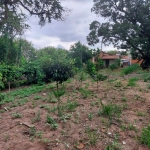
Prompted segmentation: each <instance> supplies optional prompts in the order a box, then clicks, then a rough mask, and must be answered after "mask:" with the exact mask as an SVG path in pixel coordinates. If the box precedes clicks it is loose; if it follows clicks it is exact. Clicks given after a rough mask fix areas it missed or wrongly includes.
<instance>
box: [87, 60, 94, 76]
mask: <svg viewBox="0 0 150 150" xmlns="http://www.w3.org/2000/svg"><path fill="white" fill-rule="evenodd" d="M86 71H87V72H88V74H89V75H93V74H95V72H96V65H95V64H94V63H93V62H91V61H88V62H87V65H86Z"/></svg>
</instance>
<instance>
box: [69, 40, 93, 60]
mask: <svg viewBox="0 0 150 150" xmlns="http://www.w3.org/2000/svg"><path fill="white" fill-rule="evenodd" d="M70 56H71V57H72V58H75V59H76V58H78V59H80V60H81V61H82V62H83V63H86V62H87V61H88V60H89V59H90V58H91V57H92V50H90V49H89V48H88V47H87V46H85V45H84V44H81V42H77V43H75V44H74V45H72V46H71V47H70Z"/></svg>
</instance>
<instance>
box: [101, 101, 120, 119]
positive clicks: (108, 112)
mask: <svg viewBox="0 0 150 150" xmlns="http://www.w3.org/2000/svg"><path fill="white" fill-rule="evenodd" d="M101 106H102V109H100V110H99V111H98V115H100V116H101V115H103V116H107V117H108V118H112V117H119V116H120V114H121V112H122V108H121V107H120V106H119V105H116V104H112V103H109V104H106V105H104V104H103V103H102V102H101Z"/></svg>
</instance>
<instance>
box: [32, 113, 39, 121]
mask: <svg viewBox="0 0 150 150" xmlns="http://www.w3.org/2000/svg"><path fill="white" fill-rule="evenodd" d="M40 120H41V112H40V111H38V113H37V114H35V118H33V119H32V123H35V122H39V121H40Z"/></svg>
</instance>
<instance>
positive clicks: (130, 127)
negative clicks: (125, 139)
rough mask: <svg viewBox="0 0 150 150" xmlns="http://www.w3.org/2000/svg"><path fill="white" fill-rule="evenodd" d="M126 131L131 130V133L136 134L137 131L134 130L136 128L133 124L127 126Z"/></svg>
mask: <svg viewBox="0 0 150 150" xmlns="http://www.w3.org/2000/svg"><path fill="white" fill-rule="evenodd" d="M127 130H133V131H135V132H137V129H136V127H135V126H134V125H133V124H129V125H128V126H127Z"/></svg>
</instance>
